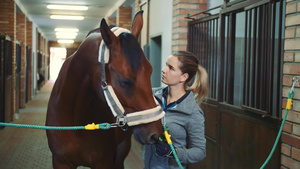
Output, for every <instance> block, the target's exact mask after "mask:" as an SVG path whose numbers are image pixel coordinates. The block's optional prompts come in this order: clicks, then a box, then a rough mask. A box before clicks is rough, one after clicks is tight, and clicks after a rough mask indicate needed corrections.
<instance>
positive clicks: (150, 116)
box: [98, 27, 165, 128]
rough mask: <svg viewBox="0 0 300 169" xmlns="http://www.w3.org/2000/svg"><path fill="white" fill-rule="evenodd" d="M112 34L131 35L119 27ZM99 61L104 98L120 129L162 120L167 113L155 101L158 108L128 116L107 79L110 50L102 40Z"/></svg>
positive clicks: (113, 29) (114, 28)
mask: <svg viewBox="0 0 300 169" xmlns="http://www.w3.org/2000/svg"><path fill="white" fill-rule="evenodd" d="M111 31H112V32H114V34H115V35H116V36H119V35H120V34H121V33H123V32H127V33H130V31H129V30H127V29H124V28H119V27H113V28H112V29H111ZM98 61H99V62H100V63H101V72H102V75H101V83H102V85H101V86H102V89H103V92H104V96H105V99H106V102H107V104H108V106H109V107H110V109H111V112H112V113H113V115H114V116H115V117H116V123H117V125H118V126H119V127H122V128H123V127H124V126H127V125H128V126H135V125H139V124H145V123H150V122H153V121H156V120H159V119H161V118H162V117H163V116H164V115H165V112H164V111H163V110H162V108H161V107H160V106H159V104H158V102H157V101H156V99H155V98H154V97H153V98H154V100H155V103H156V105H157V106H156V107H155V108H152V109H147V110H143V111H138V112H133V113H129V114H126V112H125V110H124V108H123V106H122V104H121V103H120V101H119V99H118V98H117V96H116V94H115V92H114V89H113V87H112V86H111V85H108V84H107V82H106V78H105V64H106V63H108V61H109V50H106V45H105V42H104V40H102V42H101V44H100V47H99V58H98Z"/></svg>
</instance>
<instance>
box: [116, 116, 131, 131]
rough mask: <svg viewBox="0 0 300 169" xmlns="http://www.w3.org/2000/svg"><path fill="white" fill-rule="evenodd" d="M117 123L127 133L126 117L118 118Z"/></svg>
mask: <svg viewBox="0 0 300 169" xmlns="http://www.w3.org/2000/svg"><path fill="white" fill-rule="evenodd" d="M116 123H117V125H118V126H119V127H120V128H122V130H124V131H126V130H127V129H128V125H127V117H126V116H118V117H117V120H116Z"/></svg>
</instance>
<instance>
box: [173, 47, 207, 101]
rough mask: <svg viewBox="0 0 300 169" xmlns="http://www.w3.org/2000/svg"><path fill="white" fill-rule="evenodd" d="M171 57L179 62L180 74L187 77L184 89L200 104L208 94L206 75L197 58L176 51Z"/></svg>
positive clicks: (190, 54) (187, 53)
mask: <svg viewBox="0 0 300 169" xmlns="http://www.w3.org/2000/svg"><path fill="white" fill-rule="evenodd" d="M172 55H173V56H176V57H177V58H178V60H179V61H180V62H181V64H180V65H179V68H180V70H181V71H182V73H187V74H188V75H189V77H188V79H187V80H186V81H185V89H186V90H190V91H192V92H193V93H194V94H195V99H196V100H197V103H198V104H201V102H202V101H203V100H204V99H205V98H206V97H207V96H208V94H209V83H208V75H207V72H206V70H205V68H204V67H202V66H200V65H199V62H198V59H197V57H196V56H195V55H194V54H193V53H191V52H188V51H177V52H174V53H173V54H172Z"/></svg>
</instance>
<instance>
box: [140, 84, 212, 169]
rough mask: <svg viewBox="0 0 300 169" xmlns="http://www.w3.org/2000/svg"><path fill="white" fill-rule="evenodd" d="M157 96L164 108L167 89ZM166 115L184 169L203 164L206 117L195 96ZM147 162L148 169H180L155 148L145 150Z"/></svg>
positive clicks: (144, 158) (189, 97)
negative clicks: (188, 166)
mask: <svg viewBox="0 0 300 169" xmlns="http://www.w3.org/2000/svg"><path fill="white" fill-rule="evenodd" d="M154 96H155V98H156V99H157V100H158V102H159V103H160V104H161V106H162V107H163V105H162V103H163V102H164V99H163V89H160V90H158V91H156V92H154ZM165 112H166V115H165V121H166V126H167V127H168V129H169V134H171V140H172V142H173V145H174V147H176V148H177V152H178V157H179V160H180V162H181V164H182V165H183V167H184V168H186V167H187V164H189V163H196V162H199V161H202V160H203V159H204V157H205V156H206V139H205V135H204V134H205V129H204V116H203V112H202V110H201V108H200V107H199V106H198V104H197V103H196V101H195V99H194V94H193V92H190V93H189V94H188V96H187V97H186V98H184V100H182V101H181V102H180V103H179V104H177V105H176V106H174V107H172V108H170V109H168V110H165ZM143 160H144V167H145V169H177V168H178V169H179V167H178V165H177V163H176V161H175V160H173V159H171V158H167V157H162V156H158V155H156V154H155V146H154V145H145V146H144V150H143Z"/></svg>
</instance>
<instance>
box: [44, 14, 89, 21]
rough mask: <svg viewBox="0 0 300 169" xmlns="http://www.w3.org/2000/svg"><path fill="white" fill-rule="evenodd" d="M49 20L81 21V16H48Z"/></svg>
mask: <svg viewBox="0 0 300 169" xmlns="http://www.w3.org/2000/svg"><path fill="white" fill-rule="evenodd" d="M50 18H51V19H64V20H83V19H84V17H83V16H70V15H50Z"/></svg>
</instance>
